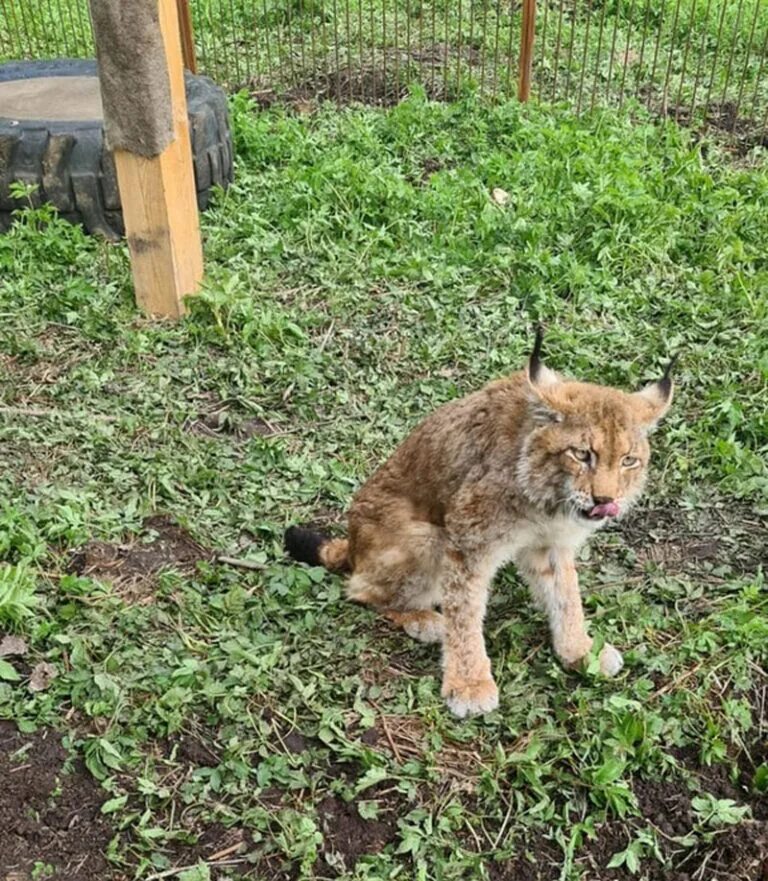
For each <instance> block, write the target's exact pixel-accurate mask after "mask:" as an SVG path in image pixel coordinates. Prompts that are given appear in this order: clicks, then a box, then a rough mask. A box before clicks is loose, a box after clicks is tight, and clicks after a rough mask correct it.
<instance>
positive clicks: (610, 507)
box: [588, 502, 619, 520]
mask: <svg viewBox="0 0 768 881" xmlns="http://www.w3.org/2000/svg"><path fill="white" fill-rule="evenodd" d="M618 513H619V506H618V505H617V504H616V502H608V503H607V504H605V505H595V507H594V508H592V510H591V511H590V512H589V515H588V516H589V517H590V518H592V519H594V520H599V519H601V518H602V517H616V516H618Z"/></svg>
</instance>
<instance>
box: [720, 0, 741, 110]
mask: <svg viewBox="0 0 768 881" xmlns="http://www.w3.org/2000/svg"><path fill="white" fill-rule="evenodd" d="M743 9H744V0H739V8H738V11H737V12H736V25H735V26H734V28H733V40H732V41H731V51H730V54H729V55H728V66H727V67H726V69H725V82H724V83H723V96H722V98H721V99H720V105H721V106H722V107H724V106H725V99H726V97H727V95H728V86H729V85H730V84H731V71H732V70H733V55H734V53H735V51H736V41H737V40H738V39H739V36H740V35H739V28H740V27H741V13H742V11H743Z"/></svg>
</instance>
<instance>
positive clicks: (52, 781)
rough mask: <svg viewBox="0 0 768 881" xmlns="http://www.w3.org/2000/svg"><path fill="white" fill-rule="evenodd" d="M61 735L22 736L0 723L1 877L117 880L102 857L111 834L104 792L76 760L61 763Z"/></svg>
mask: <svg viewBox="0 0 768 881" xmlns="http://www.w3.org/2000/svg"><path fill="white" fill-rule="evenodd" d="M67 759H68V756H67V752H66V750H65V749H64V748H63V747H62V746H61V736H60V735H59V734H57V733H56V732H54V731H50V730H43V731H39V732H37V733H36V734H32V735H27V734H21V733H19V732H18V731H17V730H16V727H15V726H14V725H13V724H12V723H11V722H2V721H0V781H2V783H1V784H0V829H1V830H2V833H0V879H3V881H31V879H32V877H33V872H35V867H36V866H37V867H38V868H37V873H38V874H39V873H40V872H41V871H44V870H43V869H42V868H41V867H45V866H50V867H51V869H52V871H53V874H43V875H41V876H40V877H43V878H53V879H62V881H93V879H99V881H118V879H122V878H123V877H124V876H123V875H121V874H120V873H119V872H117V871H116V870H114V869H113V868H112V867H110V865H109V864H108V863H107V861H106V859H105V857H104V853H105V852H106V849H107V845H108V844H109V842H110V840H111V838H112V837H113V835H114V829H112V827H111V825H110V823H109V818H108V817H106V816H104V815H102V814H101V805H102V803H103V802H104V801H105V798H106V796H105V793H104V792H103V791H102V790H101V788H100V787H99V785H98V783H96V781H95V780H94V779H93V777H91V775H90V774H89V773H88V771H87V770H86V769H85V767H84V765H83V764H82V763H81V762H80V761H76V762H74V764H72V765H71V766H70V765H68V764H67Z"/></svg>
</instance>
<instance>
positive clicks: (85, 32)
mask: <svg viewBox="0 0 768 881" xmlns="http://www.w3.org/2000/svg"><path fill="white" fill-rule="evenodd" d="M75 9H77V18H78V21H79V22H80V33H81V34H82V38H83V47H84V48H85V49H86V51H87V50H88V48H90V47H91V46H93V35H92V32H91V10H90V7H88V8H86V9H83V6H82V5H81V4H79V3H77V4H76V5H75Z"/></svg>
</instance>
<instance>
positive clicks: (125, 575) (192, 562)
mask: <svg viewBox="0 0 768 881" xmlns="http://www.w3.org/2000/svg"><path fill="white" fill-rule="evenodd" d="M212 559H213V554H212V552H211V551H209V550H207V549H206V548H204V547H203V546H202V545H201V544H199V543H198V542H197V541H195V539H193V538H192V536H191V535H190V534H189V533H188V532H187V531H186V530H185V529H184V528H183V527H181V526H179V525H178V524H177V523H175V522H174V521H173V520H172V519H171V518H170V517H167V516H165V515H157V516H154V517H149V518H147V520H145V521H144V532H143V535H142V536H140V537H139V539H138V540H135V541H132V542H130V543H127V544H111V543H110V542H103V541H91V542H88V544H86V545H84V546H83V547H81V548H79V549H78V550H77V551H75V552H74V554H73V555H72V558H71V560H70V563H69V567H68V571H69V572H71V573H74V574H76V575H83V576H87V577H89V578H94V579H97V580H99V581H104V582H107V583H109V584H111V585H112V586H113V587H114V588H115V590H116V591H117V592H118V594H119V595H120V596H121V597H122V598H123V599H124V600H125V601H126V602H134V603H137V602H138V603H141V602H145V603H146V602H151V601H152V598H153V595H154V588H155V580H156V577H157V576H158V575H159V574H160V573H161V572H163V571H164V570H166V569H175V570H177V571H180V572H191V571H193V570H194V568H195V566H196V565H197V563H198V562H200V561H203V560H212Z"/></svg>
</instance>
